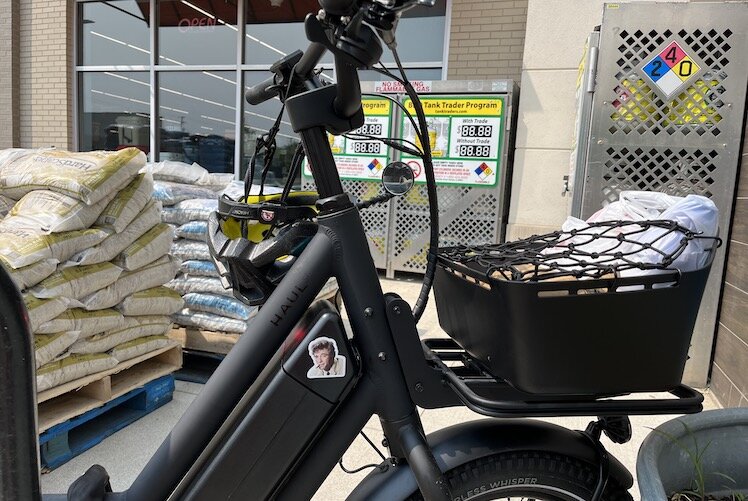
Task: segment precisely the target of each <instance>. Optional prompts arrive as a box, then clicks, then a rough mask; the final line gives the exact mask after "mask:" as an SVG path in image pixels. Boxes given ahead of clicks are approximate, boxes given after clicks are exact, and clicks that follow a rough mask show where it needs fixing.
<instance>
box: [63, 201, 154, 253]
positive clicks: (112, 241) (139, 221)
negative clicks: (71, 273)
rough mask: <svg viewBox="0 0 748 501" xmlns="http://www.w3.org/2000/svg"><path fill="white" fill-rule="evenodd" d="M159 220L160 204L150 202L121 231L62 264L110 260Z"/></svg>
mask: <svg viewBox="0 0 748 501" xmlns="http://www.w3.org/2000/svg"><path fill="white" fill-rule="evenodd" d="M160 221H161V204H160V203H158V202H150V203H149V204H148V205H146V206H145V208H144V209H143V210H142V211H140V214H138V216H137V217H136V218H135V219H134V220H133V221H132V222H131V223H130V224H129V225H128V226H127V228H125V230H124V231H123V232H122V233H114V234H108V235H109V236H108V237H107V238H106V239H105V240H104V241H103V242H101V243H100V244H99V245H96V246H94V247H90V248H88V249H85V250H83V251H81V252H79V253H77V254H75V255H74V256H72V257H71V258H70V260H69V261H67V262H66V263H63V264H62V267H63V268H67V267H70V266H80V265H85V264H97V263H103V262H105V261H111V260H112V259H114V258H115V257H117V255H118V254H119V253H120V252H122V251H124V250H125V249H126V248H127V247H128V246H130V245H132V243H133V242H135V241H136V240H137V239H138V238H140V237H141V236H143V234H144V233H145V232H146V231H148V230H149V229H151V228H153V227H154V226H156V225H157V224H159V222H160Z"/></svg>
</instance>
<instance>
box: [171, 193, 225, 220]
mask: <svg viewBox="0 0 748 501" xmlns="http://www.w3.org/2000/svg"><path fill="white" fill-rule="evenodd" d="M217 210H218V198H200V199H196V200H185V201H183V202H179V203H178V204H177V205H175V206H174V207H164V209H163V211H162V212H161V217H162V219H163V221H164V222H165V223H170V224H177V225H182V224H185V223H189V222H190V221H207V220H208V218H209V217H210V215H211V214H212V213H213V212H215V211H217Z"/></svg>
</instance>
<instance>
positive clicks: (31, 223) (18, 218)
mask: <svg viewBox="0 0 748 501" xmlns="http://www.w3.org/2000/svg"><path fill="white" fill-rule="evenodd" d="M115 195H116V192H112V193H110V194H108V195H107V196H105V197H104V198H103V199H101V200H100V201H99V202H97V203H95V204H93V205H86V203H85V202H82V201H81V200H78V199H77V198H73V197H70V196H68V195H63V194H62V193H57V192H54V191H50V190H35V191H32V192H29V193H27V194H25V195H24V196H23V197H22V198H21V199H20V200H19V201H18V202H16V205H15V206H14V207H13V209H11V211H10V217H12V218H13V219H14V224H18V225H23V226H25V227H27V228H32V229H35V230H39V231H41V232H42V233H61V232H63V231H73V230H83V229H85V228H88V227H90V226H91V225H92V224H93V223H94V222H95V221H96V218H98V217H99V215H100V214H101V211H103V210H104V208H105V207H106V206H107V204H108V203H109V202H110V201H111V200H112V199H113V198H114V196H115Z"/></svg>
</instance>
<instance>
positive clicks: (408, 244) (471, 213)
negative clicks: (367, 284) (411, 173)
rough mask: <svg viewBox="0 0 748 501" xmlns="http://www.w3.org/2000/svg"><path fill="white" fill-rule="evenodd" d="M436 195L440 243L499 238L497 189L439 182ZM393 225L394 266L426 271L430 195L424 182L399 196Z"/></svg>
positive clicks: (478, 242)
mask: <svg viewBox="0 0 748 501" xmlns="http://www.w3.org/2000/svg"><path fill="white" fill-rule="evenodd" d="M437 195H438V197H439V222H440V236H439V245H440V246H453V245H457V244H466V245H476V244H481V243H495V242H498V240H499V237H500V235H499V231H500V225H499V221H498V219H497V217H496V214H497V213H498V211H499V205H498V204H499V199H498V196H497V192H496V190H495V189H493V190H487V189H478V188H470V187H463V186H439V187H438V188H437ZM394 227H395V228H397V229H398V232H397V234H396V235H395V236H394V246H393V253H392V254H393V255H392V269H393V270H394V271H410V272H419V273H421V272H423V271H424V270H425V269H426V256H427V247H428V241H429V215H428V198H427V194H426V187H425V186H424V185H417V186H416V187H414V188H413V189H412V190H411V191H410V192H409V193H408V194H407V195H405V196H404V197H401V198H399V199H397V200H396V202H395V225H394Z"/></svg>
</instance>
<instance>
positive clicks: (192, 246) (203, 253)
mask: <svg viewBox="0 0 748 501" xmlns="http://www.w3.org/2000/svg"><path fill="white" fill-rule="evenodd" d="M171 255H172V256H174V257H178V258H179V259H182V260H184V261H187V260H192V261H194V260H198V261H209V260H210V250H209V249H208V244H206V243H205V242H196V241H194V240H181V239H180V240H177V241H176V242H174V243H173V244H172V245H171Z"/></svg>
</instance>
